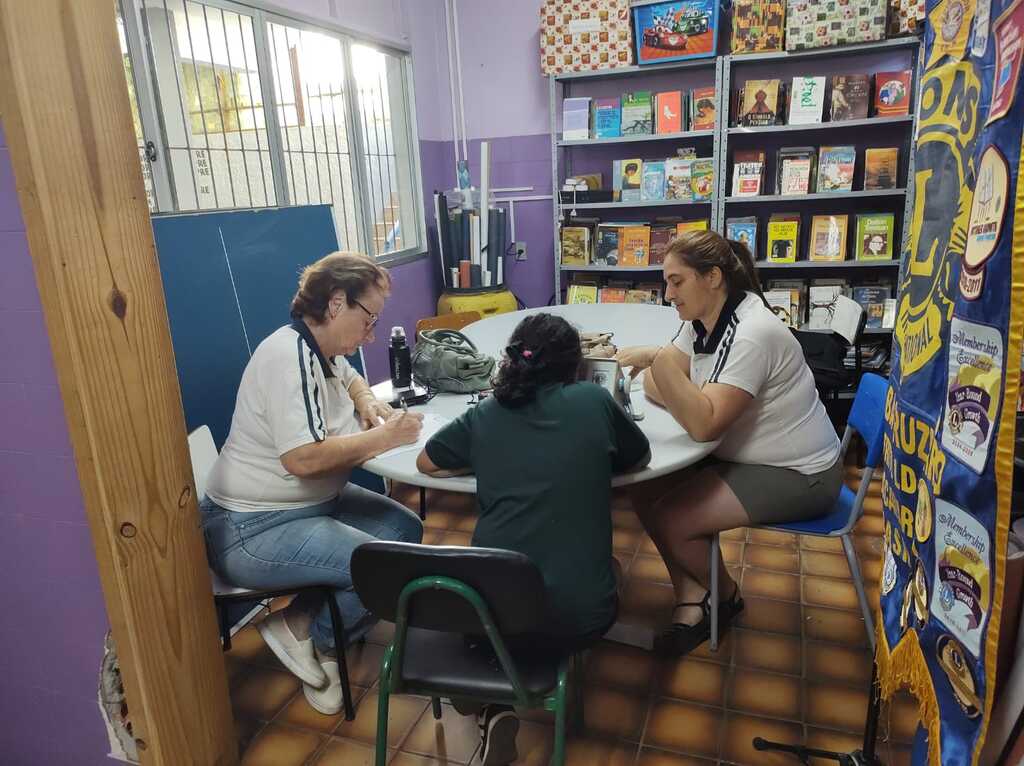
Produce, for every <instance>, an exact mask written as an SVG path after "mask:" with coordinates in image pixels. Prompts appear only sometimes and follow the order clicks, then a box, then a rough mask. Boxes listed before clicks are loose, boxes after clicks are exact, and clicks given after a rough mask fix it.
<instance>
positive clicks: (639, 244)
mask: <svg viewBox="0 0 1024 766" xmlns="http://www.w3.org/2000/svg"><path fill="white" fill-rule="evenodd" d="M650 251H651V227H650V226H646V225H643V226H623V227H622V231H621V233H620V234H619V266H647V265H648V264H649V263H650Z"/></svg>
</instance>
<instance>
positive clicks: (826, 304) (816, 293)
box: [807, 279, 843, 330]
mask: <svg viewBox="0 0 1024 766" xmlns="http://www.w3.org/2000/svg"><path fill="white" fill-rule="evenodd" d="M830 281H831V280H823V279H822V280H817V279H816V280H814V281H813V282H811V286H810V288H809V289H808V295H807V297H808V301H809V303H808V312H807V329H808V330H831V329H832V318H833V317H834V316H835V313H836V299H837V298H838V297H839V296H840V295H842V294H843V283H841V282H838V283H837V282H834V281H832V283H831V284H829V282H830Z"/></svg>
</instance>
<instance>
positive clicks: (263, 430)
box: [206, 321, 361, 513]
mask: <svg viewBox="0 0 1024 766" xmlns="http://www.w3.org/2000/svg"><path fill="white" fill-rule="evenodd" d="M356 377H358V373H357V372H356V371H355V370H353V369H352V366H351V365H350V364H349V363H348V361H347V360H346V359H345V358H344V357H341V356H336V357H332V358H331V359H330V360H328V359H325V358H324V356H323V354H322V353H321V351H320V347H319V346H318V345H317V342H316V340H315V339H314V338H313V335H312V333H310V331H309V328H308V327H306V325H305V324H304V323H303V322H301V321H296V322H293V323H292V324H291V325H287V326H285V327H282V328H280V329H278V330H276V331H275V332H274V333H272V334H271V335H270V336H268V337H267V338H266V339H265V340H264V341H263V342H262V343H260V345H259V346H257V347H256V352H255V353H254V354H253V355H252V358H251V359H250V360H249V364H248V365H246V367H245V372H243V373H242V382H241V383H240V384H239V386H238V398H237V399H236V401H235V413H234V415H233V416H232V418H231V430H230V432H229V433H228V438H227V441H226V442H225V443H224V448H223V449H222V450H221V452H220V455H219V456H218V458H217V462H216V463H215V464H214V466H213V469H212V471H211V472H210V476H209V478H208V480H207V484H206V494H207V495H209V497H210V499H211V500H213V501H214V502H215V503H217V505H219V506H221V507H223V508H227V509H228V510H230V511H240V512H243V513H244V512H257V511H269V510H290V509H293V508H302V507H303V506H307V505H315V504H317V503H322V502H326V501H328V500H331V499H333V498H334V497H337V495H338V493H339V492H340V491H341V489H342V488H343V487H344V486H345V483H346V482H347V481H348V474H347V473H339V474H334V475H332V476H329V477H325V478H318V479H302V478H299V477H298V476H293V475H292V474H290V473H288V472H287V471H286V470H285V468H284V466H283V465H281V455H283V454H285V453H286V452H289V451H290V450H293V449H295V448H296V447H301V446H302V445H304V444H311V443H312V442H319V441H323V440H324V439H325V438H327V437H328V436H343V435H346V434H354V433H358V432H359V431H360V430H361V428H360V425H359V419H358V417H357V416H356V414H355V407H354V405H353V403H352V399H351V397H349V395H348V387H349V385H351V383H352V381H353V380H354V379H355V378H356Z"/></svg>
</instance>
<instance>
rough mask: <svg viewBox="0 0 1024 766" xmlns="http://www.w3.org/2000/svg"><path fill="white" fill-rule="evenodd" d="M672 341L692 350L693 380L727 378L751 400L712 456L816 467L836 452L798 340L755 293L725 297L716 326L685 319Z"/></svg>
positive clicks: (804, 469) (834, 439) (797, 468)
mask: <svg viewBox="0 0 1024 766" xmlns="http://www.w3.org/2000/svg"><path fill="white" fill-rule="evenodd" d="M674 343H675V346H676V347H677V348H678V349H679V350H680V351H682V352H683V353H684V354H686V355H687V356H689V357H690V379H691V380H692V381H693V382H694V383H695V384H696V385H697V386H698V387H703V386H704V384H706V383H726V384H728V385H730V386H735V387H736V388H740V389H743V390H744V391H746V392H747V393H748V394H750V395H751V396H752V397H754V400H753V401H752V402H751V403H750V405H749V406H748V407H747V408H746V409H745V410H744V411H743V413H742V414H741V415H740V416H739V418H738V419H737V420H736V422H735V423H733V424H732V425H731V426H730V427H729V429H728V431H726V433H725V436H724V437H723V438H722V441H721V443H720V444H719V445H718V448H717V449H716V450H715V453H714V454H715V456H716V457H719V458H721V459H723V460H729V461H732V462H735V463H749V464H755V465H769V466H777V467H779V468H791V469H793V470H795V471H799V472H800V473H803V474H814V473H818V472H820V471H824V470H825V469H827V468H829V467H831V466H832V464H833V463H834V462H835V461H836V458H838V457H839V438H838V437H837V436H836V432H835V428H833V426H832V423H831V421H829V419H828V414H827V413H826V412H825V407H824V406H823V405H822V403H821V400H820V399H819V398H818V391H817V389H816V388H815V386H814V376H813V375H812V374H811V369H810V368H809V367H808V366H807V362H806V361H805V360H804V355H803V351H802V350H801V348H800V343H799V341H797V339H796V338H795V337H793V334H792V333H791V332H790V331H789V328H788V327H786V325H784V324H783V323H782V322H781V321H779V318H778V317H776V316H775V315H774V314H773V313H772V312H771V310H770V309H768V307H767V306H765V305H764V303H763V301H762V300H761V299H760V298H759V297H758V296H757V295H755V294H754V293H743V294H742V295H740V296H737V297H734V298H730V299H729V301H728V302H726V304H725V306H724V307H723V308H722V313H721V315H720V316H719V318H718V321H717V323H716V324H715V328H714V330H713V331H712V332H711V333H710V334H708V333H707V332H706V330H705V328H704V326H703V325H702V324H701V322H700V321H694V322H685V323H683V326H682V328H681V329H680V331H679V334H678V335H677V336H676V338H675V341H674Z"/></svg>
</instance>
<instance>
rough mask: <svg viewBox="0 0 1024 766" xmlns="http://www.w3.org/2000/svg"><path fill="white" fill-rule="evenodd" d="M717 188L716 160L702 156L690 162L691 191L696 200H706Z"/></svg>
mask: <svg viewBox="0 0 1024 766" xmlns="http://www.w3.org/2000/svg"><path fill="white" fill-rule="evenodd" d="M714 190H715V161H714V160H713V159H712V158H711V157H701V158H698V159H695V160H693V162H691V163H690V191H691V192H692V197H691V199H692V200H693V201H694V202H706V201H708V200H710V199H711V195H712V194H713V193H714Z"/></svg>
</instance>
